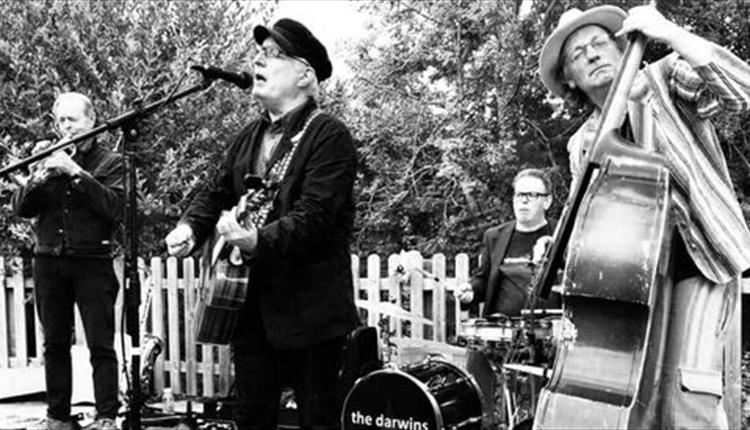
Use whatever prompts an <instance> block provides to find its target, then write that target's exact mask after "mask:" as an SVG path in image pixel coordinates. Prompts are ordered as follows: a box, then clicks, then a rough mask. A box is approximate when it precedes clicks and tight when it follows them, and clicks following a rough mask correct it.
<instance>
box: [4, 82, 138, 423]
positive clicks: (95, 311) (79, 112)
mask: <svg viewBox="0 0 750 430" xmlns="http://www.w3.org/2000/svg"><path fill="white" fill-rule="evenodd" d="M52 114H53V115H54V118H55V125H56V127H57V130H58V131H59V133H60V135H61V136H62V139H70V138H72V137H74V136H77V135H79V134H82V133H85V132H88V131H89V130H91V129H92V128H93V127H94V123H95V120H96V116H95V113H94V107H93V105H92V103H91V100H90V99H89V98H88V97H87V96H85V95H83V94H80V93H76V92H69V93H63V94H60V96H58V97H57V100H55V103H54V106H53V108H52ZM48 144H49V142H42V143H40V144H38V145H37V146H40V147H43V146H48ZM39 149H40V148H36V150H39ZM32 169H33V172H32V173H31V177H30V179H29V180H28V182H27V183H26V184H25V185H24V186H22V187H20V188H19V189H18V190H17V191H16V192H15V193H14V195H13V199H12V204H13V210H14V211H15V213H16V214H18V215H20V216H22V217H26V218H32V217H36V224H35V228H34V232H35V239H36V241H35V242H36V243H35V246H34V268H33V274H34V275H33V276H34V294H35V300H36V305H37V312H38V313H39V320H40V321H41V324H42V331H43V333H44V373H45V381H46V384H47V403H48V408H47V418H46V420H45V421H44V423H40V424H39V426H38V427H35V428H42V429H44V428H47V429H72V428H73V424H72V423H71V421H70V398H71V393H72V369H71V353H70V348H71V327H73V305H74V304H77V305H78V309H79V310H80V314H81V318H82V320H83V328H84V331H85V333H86V344H87V346H88V349H89V353H90V357H91V359H90V360H91V367H92V368H93V381H94V398H95V401H96V413H97V420H96V422H95V424H94V425H93V427H92V428H97V429H114V428H115V422H114V419H115V415H116V414H117V410H118V408H119V401H118V399H117V393H118V389H117V357H116V355H115V350H114V331H115V319H114V306H115V298H116V296H117V290H118V288H119V284H118V281H117V278H116V276H115V273H114V269H113V267H112V251H113V248H112V235H113V232H114V229H115V227H116V226H117V222H118V220H119V218H120V216H121V214H122V209H123V203H124V192H125V190H124V183H123V174H124V169H125V166H124V163H123V159H122V157H121V156H120V155H119V154H116V153H113V152H110V151H109V150H107V149H105V148H104V147H102V146H101V145H100V144H99V143H97V141H96V140H94V139H89V140H86V141H84V142H81V143H79V144H78V148H77V150H76V151H75V154H74V155H72V156H71V155H70V154H69V153H68V152H66V151H65V150H60V151H58V152H55V153H53V154H52V155H50V156H49V157H47V158H45V159H43V160H41V161H39V162H38V163H37V164H36V165H35V166H34V167H33V168H32Z"/></svg>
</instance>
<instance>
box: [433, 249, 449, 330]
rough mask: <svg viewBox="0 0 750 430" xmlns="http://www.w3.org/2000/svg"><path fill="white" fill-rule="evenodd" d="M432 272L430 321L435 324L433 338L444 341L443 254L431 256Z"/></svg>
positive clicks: (445, 319) (445, 320) (445, 323)
mask: <svg viewBox="0 0 750 430" xmlns="http://www.w3.org/2000/svg"><path fill="white" fill-rule="evenodd" d="M431 272H432V274H433V275H434V276H435V278H437V279H431V280H430V282H432V285H433V287H432V321H433V323H434V324H435V326H434V327H433V329H434V330H433V333H434V336H435V340H436V341H438V342H445V337H446V336H445V334H446V325H447V322H448V319H447V318H446V313H445V311H446V297H445V295H446V293H445V255H443V254H441V253H438V254H435V255H433V256H432V271H431Z"/></svg>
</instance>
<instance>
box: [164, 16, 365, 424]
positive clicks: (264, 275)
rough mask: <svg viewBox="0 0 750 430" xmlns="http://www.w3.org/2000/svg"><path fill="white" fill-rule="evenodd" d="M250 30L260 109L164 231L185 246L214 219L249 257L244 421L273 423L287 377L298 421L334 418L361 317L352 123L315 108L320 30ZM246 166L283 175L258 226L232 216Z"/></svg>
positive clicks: (327, 70) (183, 250)
mask: <svg viewBox="0 0 750 430" xmlns="http://www.w3.org/2000/svg"><path fill="white" fill-rule="evenodd" d="M253 33H254V38H255V41H256V42H257V43H258V53H257V55H256V56H255V58H254V60H253V69H254V86H253V90H252V94H253V96H254V97H255V98H256V99H257V100H259V101H260V103H261V104H262V105H263V107H264V108H265V110H264V112H263V113H262V115H261V117H260V118H258V119H256V120H254V121H252V122H251V123H250V124H249V125H248V126H247V127H245V129H244V130H242V131H241V132H240V133H239V135H238V136H237V138H236V139H235V140H234V142H233V143H232V144H231V145H230V146H229V149H228V150H227V156H226V160H225V161H224V163H223V165H222V166H221V167H220V169H219V171H218V173H217V174H216V176H215V177H214V178H213V179H212V180H211V181H210V183H208V184H206V186H204V188H203V190H202V191H201V192H199V193H198V194H197V196H196V197H195V199H194V200H193V201H192V202H191V204H190V206H189V207H188V209H187V211H186V212H185V213H184V215H183V216H182V218H181V220H180V221H179V223H178V224H177V226H176V227H175V229H174V230H173V231H172V232H171V233H170V234H169V235H168V236H167V238H166V242H167V245H168V249H169V252H170V253H171V254H172V255H176V256H184V255H187V254H188V253H189V252H191V251H192V250H193V249H195V248H196V246H198V245H200V244H201V243H202V242H204V241H205V239H206V237H207V236H208V235H209V233H210V232H211V231H212V230H213V229H214V227H215V228H216V231H217V232H218V233H219V234H221V235H222V236H223V237H224V238H225V239H226V241H227V243H228V244H230V245H234V246H236V247H237V248H239V249H240V250H241V254H242V259H243V261H244V262H245V264H247V265H249V267H250V272H249V277H248V281H249V288H248V296H247V298H246V300H245V303H244V307H243V309H242V312H241V315H240V320H239V323H238V325H237V329H236V332H235V334H234V338H233V340H232V357H233V360H234V365H235V375H236V383H237V388H238V397H239V399H238V400H239V402H238V403H239V406H238V408H237V409H238V410H237V411H236V419H237V423H238V424H239V426H240V428H241V429H274V428H276V426H277V415H278V411H279V396H280V393H281V390H282V388H283V387H286V386H291V387H292V388H293V389H294V391H295V399H296V402H297V404H298V412H299V416H300V426H301V427H302V428H305V429H312V428H315V429H318V428H320V429H322V428H325V429H329V428H338V427H339V424H338V423H339V419H340V405H341V399H340V398H339V396H338V395H337V387H336V380H337V373H338V371H339V367H340V362H341V350H342V346H343V341H344V338H345V336H346V334H347V333H348V332H350V331H351V330H352V329H354V328H355V327H356V326H357V325H358V315H357V311H356V308H355V306H354V297H353V288H352V274H351V267H350V264H351V263H350V254H349V242H350V239H351V232H352V225H353V219H354V197H353V184H354V178H355V171H356V164H357V155H356V150H355V148H354V143H353V140H352V137H351V135H350V133H349V130H348V129H347V127H346V126H345V125H344V124H342V123H341V122H340V121H339V120H337V119H336V118H334V117H332V116H330V115H328V114H325V113H322V112H321V111H320V110H319V109H318V107H317V104H316V101H315V95H316V93H317V91H318V84H319V83H320V82H322V81H324V80H325V79H327V78H328V77H329V76H330V75H331V63H330V61H329V59H328V54H327V52H326V49H325V47H324V46H323V45H322V44H321V43H320V42H319V41H318V39H316V38H315V36H313V34H312V33H311V32H310V31H309V30H308V29H307V28H306V27H305V26H304V25H302V24H300V23H299V22H296V21H294V20H291V19H281V20H279V21H278V22H276V23H275V24H274V26H273V27H270V28H267V27H263V26H257V27H255V29H254V32H253ZM282 172H284V173H282ZM248 175H258V176H260V177H262V178H265V179H266V180H268V181H271V182H275V183H276V185H277V188H276V191H275V193H274V197H273V199H272V201H271V204H270V209H269V212H268V216H267V218H266V219H265V221H264V222H263V223H261V224H258V225H253V224H252V223H250V224H247V223H244V224H243V225H240V223H238V221H237V218H236V206H235V205H237V203H238V200H239V199H240V197H241V196H242V195H243V194H245V193H246V184H245V180H246V178H247V177H248Z"/></svg>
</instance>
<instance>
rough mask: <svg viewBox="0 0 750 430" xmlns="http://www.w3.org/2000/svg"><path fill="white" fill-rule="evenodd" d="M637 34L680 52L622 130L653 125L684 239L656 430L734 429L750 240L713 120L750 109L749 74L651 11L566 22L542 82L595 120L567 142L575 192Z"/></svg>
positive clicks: (573, 14) (546, 51)
mask: <svg viewBox="0 0 750 430" xmlns="http://www.w3.org/2000/svg"><path fill="white" fill-rule="evenodd" d="M633 31H638V32H641V33H642V34H644V35H645V36H646V37H647V38H649V39H653V40H657V41H659V42H661V43H665V44H667V45H669V46H670V47H671V48H672V50H673V51H674V52H673V53H671V54H670V55H667V56H666V57H664V58H662V59H660V60H658V61H656V62H654V63H653V64H650V65H647V66H646V67H645V68H644V69H642V70H641V71H639V73H638V75H637V76H636V79H635V85H634V86H633V89H632V90H631V93H630V98H629V101H628V115H627V118H626V120H625V121H624V123H623V127H622V130H624V133H623V134H624V135H627V134H632V133H638V132H639V130H640V129H641V121H642V118H643V117H644V115H642V113H643V112H646V113H649V112H650V113H652V114H653V118H654V124H655V130H654V136H655V139H654V140H655V146H656V148H657V149H656V150H657V152H659V153H660V154H661V155H662V156H663V159H664V163H665V167H666V168H667V169H668V170H669V173H670V176H671V184H672V187H671V191H670V196H671V198H670V200H671V211H670V216H672V217H673V219H674V222H675V224H676V230H677V235H676V236H677V238H676V240H675V246H674V248H673V249H672V254H673V263H672V267H671V269H670V271H671V273H670V274H669V275H670V277H671V279H672V281H673V282H674V288H673V293H672V295H673V297H672V301H671V311H670V321H669V332H668V333H667V334H666V339H667V344H666V356H665V357H664V366H663V367H664V368H663V373H662V381H663V382H662V389H663V391H662V395H661V399H662V404H661V410H662V414H661V422H660V423H658V424H657V425H655V426H654V427H658V428H727V426H728V423H727V418H726V413H725V411H724V410H723V408H722V405H721V396H722V392H723V386H722V371H723V361H722V356H723V355H722V354H723V345H724V335H725V323H726V321H727V320H728V319H729V315H730V314H731V312H732V310H733V309H734V308H735V305H734V297H736V295H737V290H736V288H737V287H738V285H739V283H738V280H739V277H740V276H741V274H742V273H743V271H747V270H748V267H750V232H748V228H747V225H746V223H745V221H744V219H743V217H742V212H741V211H740V207H739V205H738V202H737V199H736V196H735V194H734V191H733V187H732V182H731V179H730V177H729V172H728V169H727V166H726V160H725V158H724V155H723V152H722V149H721V146H720V145H719V142H718V139H717V136H716V133H715V131H714V128H713V125H712V124H711V119H712V118H713V117H714V116H715V115H716V114H718V113H719V112H722V111H726V112H730V113H740V112H746V111H747V110H748V109H749V108H750V66H748V64H746V63H745V62H744V61H742V60H740V59H739V58H738V57H736V56H735V55H734V54H732V53H731V52H729V51H728V50H726V49H724V48H722V47H720V46H717V45H715V44H713V43H711V42H709V41H707V40H705V39H703V38H701V37H699V36H697V35H695V34H693V33H691V32H689V31H688V30H686V29H684V28H682V27H680V26H678V25H676V24H675V23H673V22H671V21H669V20H667V19H666V18H664V16H662V15H661V14H660V13H659V12H658V11H657V10H656V9H655V8H653V7H651V6H639V7H635V8H633V9H631V10H630V11H629V12H628V13H626V12H625V11H623V10H621V9H619V8H616V7H613V6H599V7H595V8H592V9H589V10H587V11H585V12H583V11H580V10H578V9H572V10H569V11H567V12H566V13H565V14H563V15H562V17H561V18H560V22H559V24H558V26H557V28H556V29H555V30H554V32H553V33H552V34H551V35H550V36H549V38H548V39H547V41H546V42H545V45H544V47H543V48H542V52H541V55H540V59H539V73H540V75H541V78H542V81H543V82H544V84H545V85H546V87H547V89H549V90H550V91H551V92H552V93H554V94H555V95H558V96H562V97H564V98H566V100H567V101H573V102H575V101H577V102H580V103H583V104H584V105H588V106H589V107H590V108H591V110H592V113H591V115H590V117H589V118H588V119H587V120H586V121H585V122H584V123H583V125H582V126H581V127H580V128H579V129H578V130H577V131H576V132H575V134H574V135H573V136H572V137H571V138H570V141H569V142H568V151H569V153H570V166H571V173H572V175H573V178H574V183H575V182H577V181H578V180H580V176H581V175H582V173H583V168H584V166H583V165H584V160H585V158H586V156H587V151H588V150H589V149H590V148H591V145H592V143H593V140H594V138H595V134H596V131H597V128H598V125H599V122H600V116H601V110H602V107H603V105H604V102H605V99H606V97H607V93H608V91H609V89H610V85H611V84H612V82H613V78H614V76H615V74H616V69H617V67H618V64H619V62H620V59H621V57H622V55H623V45H624V43H623V40H622V39H621V38H620V37H621V36H623V35H626V34H629V33H631V32H633ZM613 227H614V226H613ZM561 424H562V425H565V426H569V425H571V424H570V423H561Z"/></svg>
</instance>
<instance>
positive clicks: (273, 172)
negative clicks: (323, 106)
mask: <svg viewBox="0 0 750 430" xmlns="http://www.w3.org/2000/svg"><path fill="white" fill-rule="evenodd" d="M321 113H322V111H321V110H320V109H315V110H313V111H312V112H310V115H309V116H308V117H307V120H305V125H304V126H303V127H302V130H300V131H299V133H297V134H295V135H294V136H292V138H291V141H292V147H291V148H289V150H288V151H287V152H286V153H285V154H284V155H283V156H282V157H281V158H279V159H277V160H276V161H275V162H274V163H273V165H272V166H270V167H269V169H268V170H267V171H266V178H265V179H266V183H267V184H270V186H271V188H272V189H273V191H272V192H271V193H270V195H269V198H268V199H267V200H265V201H264V202H263V204H261V205H260V207H259V208H258V209H257V210H255V211H251V212H250V213H248V214H247V217H246V218H245V221H246V222H247V223H251V224H253V225H254V226H256V227H262V226H263V225H264V224H265V223H266V219H267V218H268V214H269V213H270V212H271V207H272V206H273V201H274V199H275V198H276V193H278V191H279V188H278V186H279V184H280V183H281V180H282V179H284V177H285V176H286V174H287V171H288V169H289V164H290V162H291V160H292V157H293V156H294V153H295V152H296V150H297V147H298V146H299V143H300V142H301V141H302V138H303V137H304V136H305V133H307V129H308V128H309V127H310V124H311V123H312V122H313V120H314V119H315V118H316V117H317V116H318V115H320V114H321Z"/></svg>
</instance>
